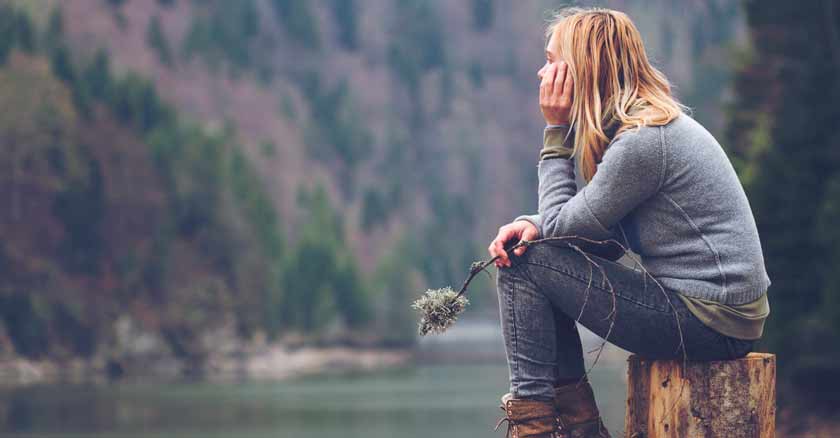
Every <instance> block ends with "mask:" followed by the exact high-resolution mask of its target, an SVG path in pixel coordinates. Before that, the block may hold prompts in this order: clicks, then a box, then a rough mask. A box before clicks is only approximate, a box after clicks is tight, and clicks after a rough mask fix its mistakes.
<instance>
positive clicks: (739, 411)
mask: <svg viewBox="0 0 840 438" xmlns="http://www.w3.org/2000/svg"><path fill="white" fill-rule="evenodd" d="M627 362H628V368H627V377H628V384H627V413H626V417H625V419H624V436H625V437H627V438H666V437H668V438H687V437H690V438H711V437H727V438H739V437H750V438H773V437H774V436H775V433H776V355H774V354H768V353H749V354H748V355H747V356H746V357H743V358H740V359H736V360H722V361H687V362H686V369H685V376H683V368H682V365H683V361H682V359H676V360H651V359H645V358H643V357H639V356H637V355H635V354H633V355H630V357H629V358H628V359H627ZM682 385H684V386H683V387H682V392H680V386H682Z"/></svg>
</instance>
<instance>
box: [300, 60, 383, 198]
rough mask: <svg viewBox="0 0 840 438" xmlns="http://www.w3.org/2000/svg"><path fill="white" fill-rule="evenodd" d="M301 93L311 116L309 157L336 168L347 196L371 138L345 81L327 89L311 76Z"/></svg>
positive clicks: (319, 80)
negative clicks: (305, 98) (306, 101)
mask: <svg viewBox="0 0 840 438" xmlns="http://www.w3.org/2000/svg"><path fill="white" fill-rule="evenodd" d="M303 91H304V95H305V96H307V97H308V98H309V101H310V111H311V113H312V117H311V119H312V124H310V125H309V126H308V127H307V132H306V140H307V146H309V150H308V152H309V154H310V157H312V158H315V159H317V160H321V161H325V162H328V163H331V164H333V165H334V166H336V167H337V169H336V170H337V171H339V175H340V176H341V181H342V183H343V184H342V187H343V188H344V189H345V190H346V192H345V194H349V193H348V192H349V191H351V190H352V189H353V181H352V176H353V174H354V173H355V170H356V167H357V166H358V165H359V164H360V163H361V162H363V161H364V160H366V159H367V158H368V157H370V154H371V152H372V147H371V144H372V143H373V135H372V134H371V132H370V131H369V130H368V129H367V127H366V126H365V124H364V120H363V119H362V118H361V116H360V112H359V111H358V109H357V108H356V107H355V106H354V104H353V99H352V97H351V95H350V91H349V87H348V85H347V80H346V79H342V80H341V81H339V82H338V83H337V84H335V85H334V86H333V87H329V86H328V85H326V84H324V81H322V79H321V76H320V75H318V74H312V75H310V76H307V77H306V82H304V84H303Z"/></svg>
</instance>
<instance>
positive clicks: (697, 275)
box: [514, 114, 771, 304]
mask: <svg viewBox="0 0 840 438" xmlns="http://www.w3.org/2000/svg"><path fill="white" fill-rule="evenodd" d="M557 129H562V130H564V134H565V129H566V128H548V127H547V128H546V132H545V133H544V139H545V141H546V143H547V142H548V136H547V133H548V132H549V131H551V130H555V131H554V134H556V130H557ZM558 137H560V136H557V135H553V136H552V138H558ZM570 137H571V136H570ZM570 144H571V143H570V140H567V142H566V143H565V144H563V145H553V146H555V147H556V146H561V147H562V146H569V145H570ZM549 146H552V145H548V144H545V145H544V147H549ZM537 173H538V178H539V188H538V195H539V206H538V213H537V214H534V215H522V216H519V217H517V218H516V219H514V220H523V219H524V220H528V221H530V222H532V223H533V224H534V225H536V226H537V228H538V229H539V230H540V237H548V236H566V235H577V236H583V237H588V238H590V239H595V240H603V239H615V240H617V241H619V242H621V243H622V244H624V245H625V246H626V247H629V248H630V249H632V250H633V252H635V253H636V254H638V255H639V259H640V261H641V263H642V265H643V266H644V267H645V268H646V269H647V270H648V272H649V273H650V274H651V275H653V276H654V277H655V278H656V279H657V280H658V281H659V282H660V283H661V284H662V285H663V286H664V287H667V288H668V289H671V290H674V291H678V292H680V293H683V294H685V295H687V296H691V297H697V298H704V299H707V300H712V301H716V302H719V303H722V304H742V303H746V302H750V301H753V300H755V299H756V298H758V297H759V296H761V294H762V293H764V292H765V291H766V290H767V289H768V288H769V286H770V284H771V282H770V278H769V277H768V275H767V271H766V269H765V266H764V256H763V254H762V249H761V243H760V241H759V238H758V231H757V229H756V225H755V219H754V217H753V214H752V211H751V209H750V204H749V201H748V200H747V196H746V194H745V193H744V190H743V187H742V186H741V182H740V180H739V179H738V176H737V174H736V173H735V169H734V168H733V167H732V163H731V162H730V161H729V158H728V157H727V156H726V153H725V152H724V150H723V148H722V147H721V146H720V144H719V143H718V142H717V140H716V139H715V138H714V137H713V136H712V134H711V133H709V132H708V131H707V130H706V129H705V128H704V127H703V126H702V125H701V124H700V123H698V122H697V121H696V120H694V119H693V118H692V117H691V116H689V115H688V114H681V115H680V116H678V117H677V118H675V119H674V120H672V121H671V122H670V123H668V124H667V125H663V126H644V127H641V128H640V129H638V130H630V131H626V132H623V133H621V134H619V135H618V136H616V137H615V138H614V139H613V140H612V142H611V143H610V145H609V146H608V148H607V150H606V152H605V153H604V156H603V158H602V160H601V162H600V163H599V164H598V171H597V172H596V174H595V176H594V177H593V178H592V180H591V181H590V182H589V183H588V184H587V185H586V186H584V187H583V188H582V189H581V190H580V191H578V190H577V184H576V182H575V164H574V160H572V159H566V158H550V159H544V160H540V161H539V163H538V164H537ZM637 269H640V268H637Z"/></svg>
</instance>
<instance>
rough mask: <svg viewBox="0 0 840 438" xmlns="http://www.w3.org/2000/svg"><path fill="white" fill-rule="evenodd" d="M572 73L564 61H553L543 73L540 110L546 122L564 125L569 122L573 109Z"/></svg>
mask: <svg viewBox="0 0 840 438" xmlns="http://www.w3.org/2000/svg"><path fill="white" fill-rule="evenodd" d="M572 85H573V80H572V75H571V74H569V73H568V64H566V62H564V61H560V62H552V63H551V64H549V65H548V67H546V69H545V71H544V72H543V73H542V80H541V82H540V111H542V114H543V117H544V118H545V121H546V123H549V124H552V125H564V124H568V123H569V115H570V113H571V111H572V93H573V89H572Z"/></svg>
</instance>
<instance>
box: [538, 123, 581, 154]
mask: <svg viewBox="0 0 840 438" xmlns="http://www.w3.org/2000/svg"><path fill="white" fill-rule="evenodd" d="M568 134H569V126H567V125H548V126H546V127H545V129H544V130H543V148H542V150H540V154H539V159H540V160H547V159H550V158H565V159H569V158H571V157H572V152H573V151H574V138H573V136H571V135H569V138H566V136H567V135H568Z"/></svg>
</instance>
